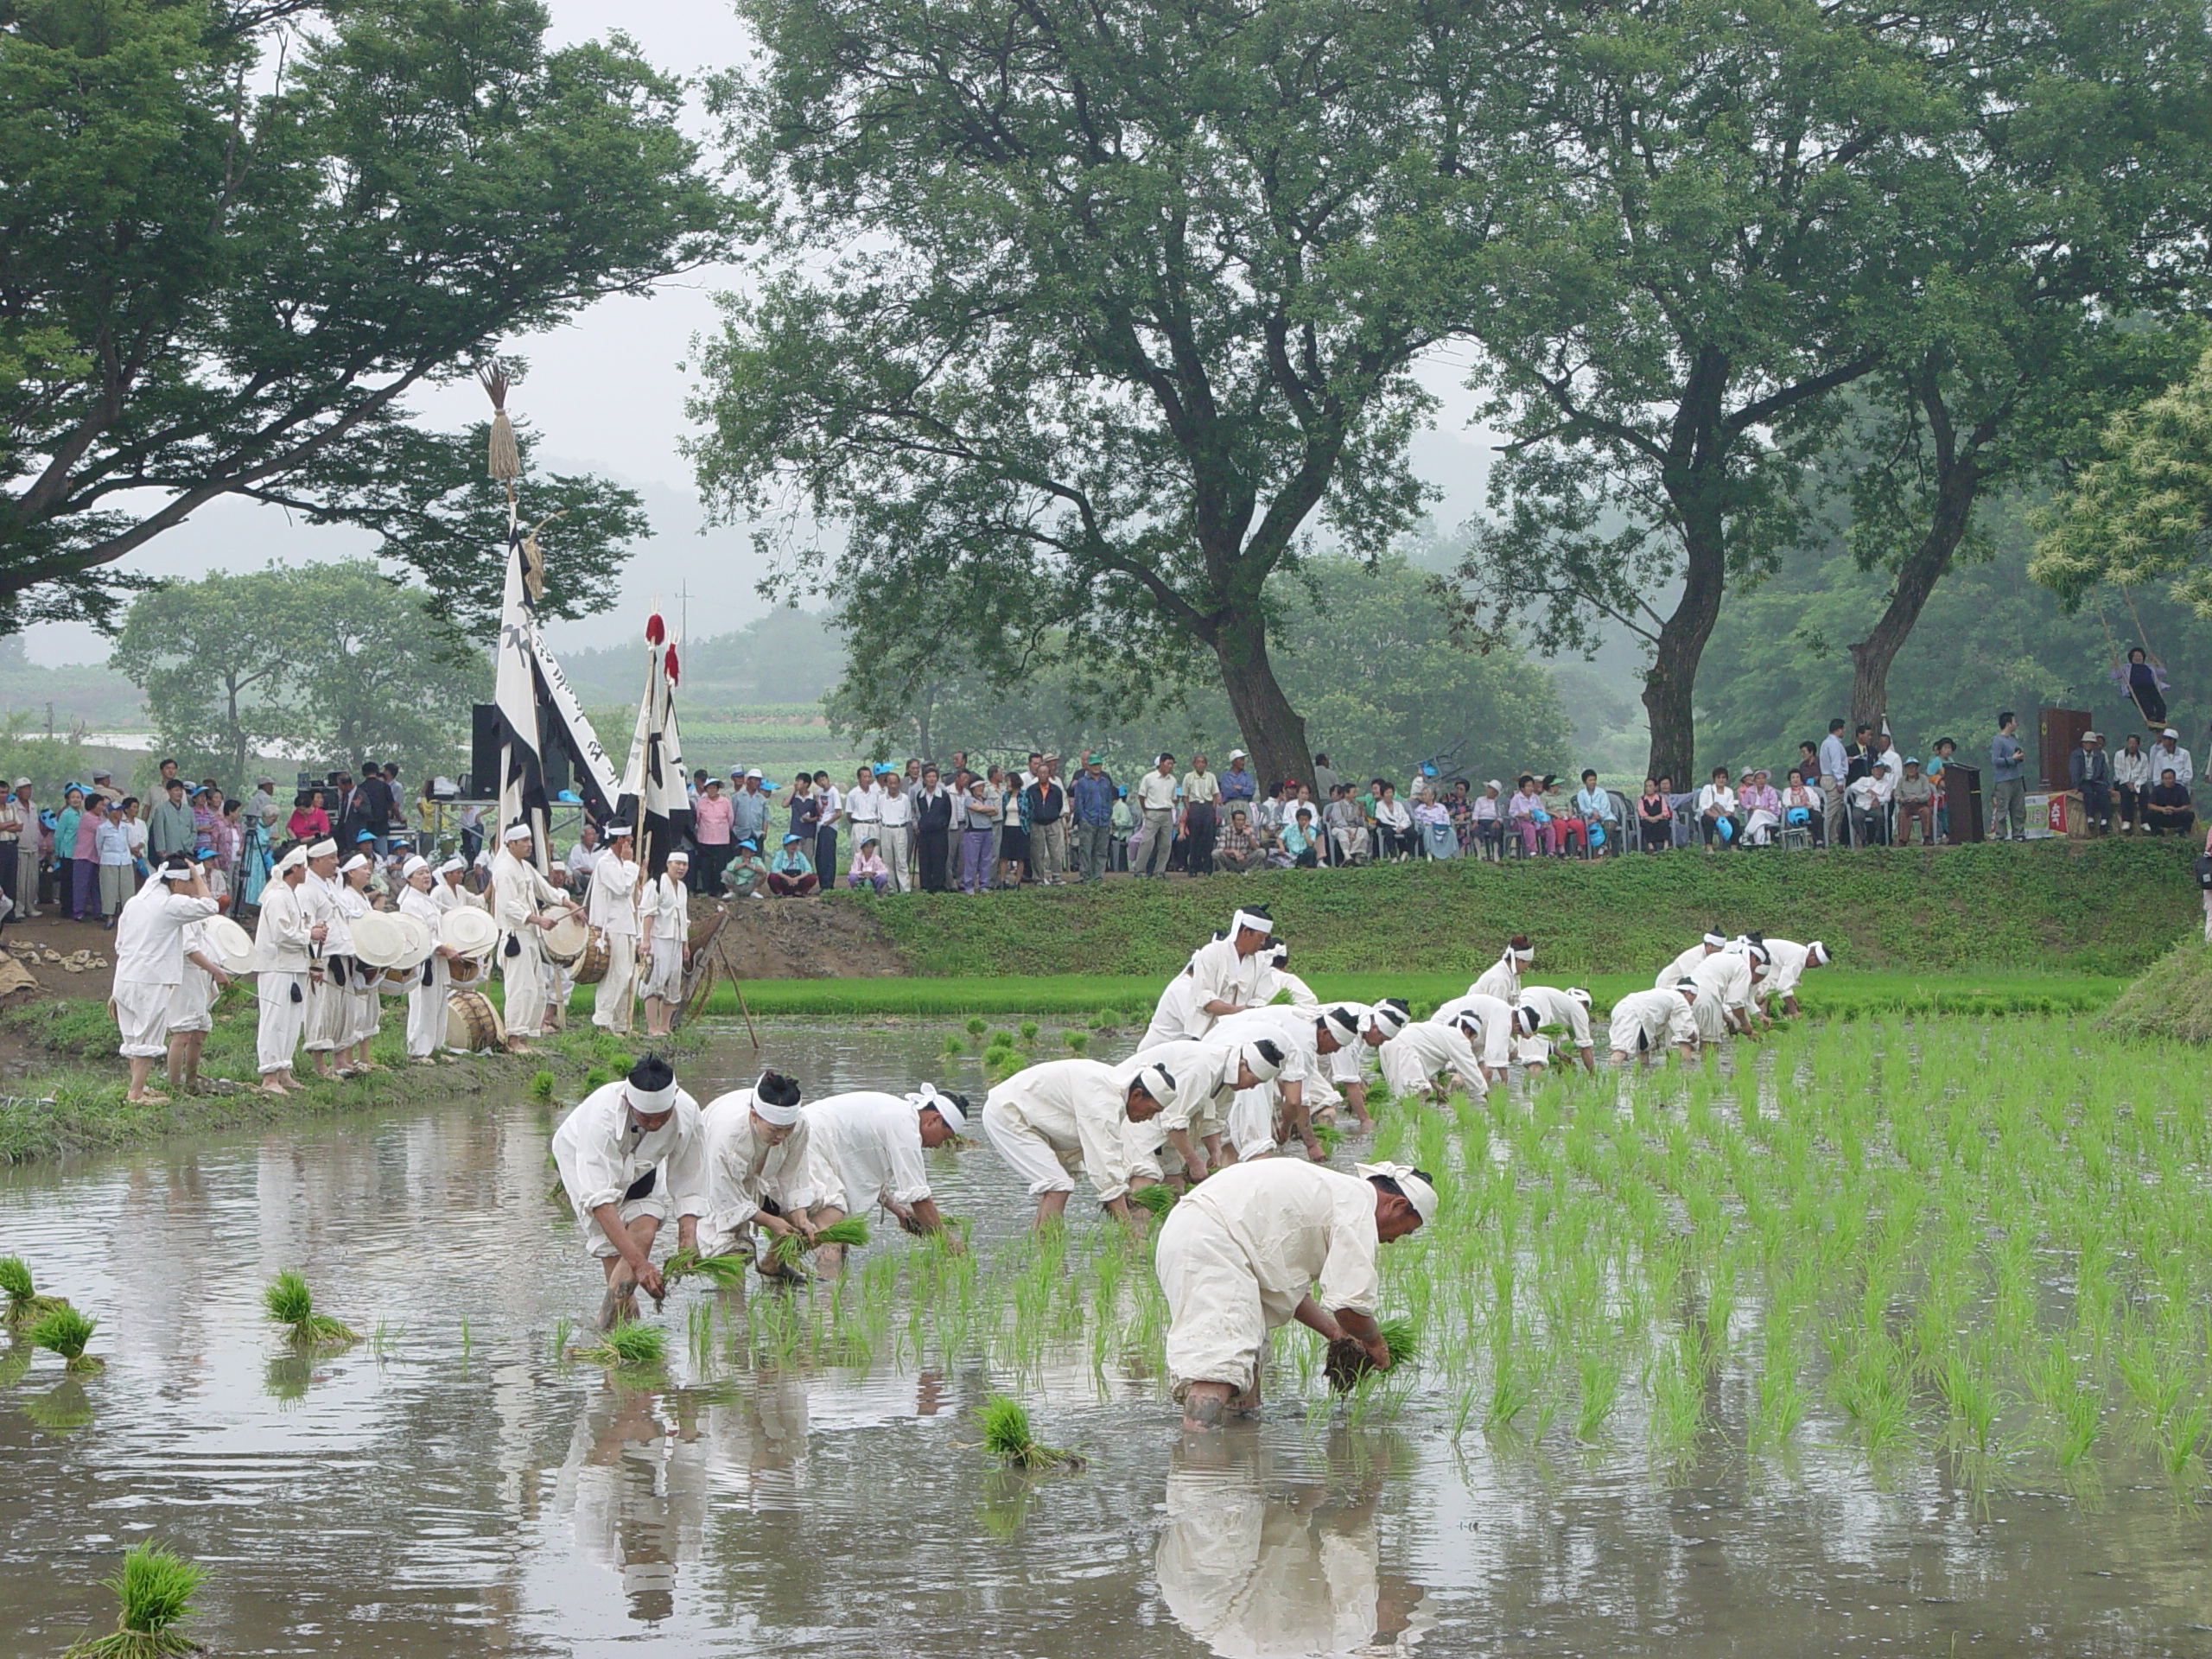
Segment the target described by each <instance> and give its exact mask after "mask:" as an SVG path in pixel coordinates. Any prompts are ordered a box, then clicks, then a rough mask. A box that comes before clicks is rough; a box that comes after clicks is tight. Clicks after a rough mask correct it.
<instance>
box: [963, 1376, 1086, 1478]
mask: <svg viewBox="0 0 2212 1659" xmlns="http://www.w3.org/2000/svg"><path fill="white" fill-rule="evenodd" d="M983 1449H984V1450H985V1451H987V1452H989V1453H990V1454H991V1455H992V1456H993V1457H995V1458H996V1459H998V1460H999V1461H1000V1462H1001V1463H1003V1464H1005V1465H1007V1467H1008V1468H1012V1469H1080V1468H1082V1467H1083V1466H1084V1459H1083V1458H1082V1457H1081V1456H1080V1455H1079V1454H1077V1453H1076V1452H1063V1451H1061V1450H1060V1449H1058V1447H1057V1446H1039V1445H1038V1444H1037V1440H1036V1437H1035V1436H1034V1435H1033V1434H1032V1433H1030V1432H1029V1414H1028V1413H1027V1411H1024V1410H1023V1409H1022V1408H1021V1405H1020V1402H1018V1401H1014V1400H1009V1399H1007V1397H1006V1396H1005V1395H1002V1394H1000V1395H992V1396H991V1398H990V1399H989V1400H988V1401H986V1402H984V1404H983Z"/></svg>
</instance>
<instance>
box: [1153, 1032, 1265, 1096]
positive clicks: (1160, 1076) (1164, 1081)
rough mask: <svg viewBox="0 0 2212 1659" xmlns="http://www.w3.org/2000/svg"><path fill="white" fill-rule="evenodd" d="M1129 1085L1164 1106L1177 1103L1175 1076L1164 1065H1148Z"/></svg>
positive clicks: (1256, 1068) (1255, 1067)
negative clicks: (1142, 1091)
mask: <svg viewBox="0 0 2212 1659" xmlns="http://www.w3.org/2000/svg"><path fill="white" fill-rule="evenodd" d="M1246 1046H1247V1047H1248V1048H1249V1046H1250V1045H1249V1044H1247V1045H1246ZM1251 1058H1252V1059H1254V1060H1259V1059H1260V1057H1259V1056H1258V1055H1256V1054H1255V1055H1253V1056H1252V1057H1251ZM1261 1064H1262V1065H1264V1064H1265V1062H1264V1061H1262V1062H1261ZM1252 1069H1253V1071H1255V1072H1256V1071H1258V1070H1259V1069H1260V1067H1259V1065H1254V1066H1253V1067H1252ZM1268 1076H1269V1077H1273V1076H1274V1072H1273V1071H1269V1072H1268ZM1129 1083H1130V1084H1131V1086H1132V1087H1135V1088H1138V1089H1141V1090H1144V1091H1145V1093H1147V1095H1150V1096H1152V1097H1153V1098H1154V1100H1156V1101H1158V1102H1159V1103H1160V1104H1161V1105H1162V1106H1173V1104H1174V1103H1175V1077H1174V1074H1173V1073H1172V1072H1171V1071H1168V1069H1167V1068H1166V1066H1164V1065H1147V1066H1146V1067H1145V1068H1144V1069H1143V1070H1142V1071H1139V1072H1138V1073H1137V1074H1136V1076H1135V1077H1131V1078H1130V1079H1129Z"/></svg>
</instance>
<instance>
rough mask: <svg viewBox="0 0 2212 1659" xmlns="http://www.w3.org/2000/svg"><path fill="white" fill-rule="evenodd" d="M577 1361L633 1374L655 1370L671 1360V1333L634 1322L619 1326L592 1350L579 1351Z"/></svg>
mask: <svg viewBox="0 0 2212 1659" xmlns="http://www.w3.org/2000/svg"><path fill="white" fill-rule="evenodd" d="M576 1357H577V1358H578V1359H588V1360H592V1361H594V1362H595V1363H599V1364H601V1365H613V1366H617V1367H620V1368H622V1369H625V1370H653V1369H655V1368H657V1367H658V1366H659V1365H660V1364H661V1363H663V1362H664V1361H665V1360H666V1359H667V1357H668V1332H666V1331H664V1330H663V1329H662V1328H661V1327H660V1326H659V1325H646V1324H644V1323H642V1322H640V1321H637V1320H632V1322H631V1323H629V1324H627V1325H616V1326H615V1327H614V1328H613V1330H612V1331H609V1332H607V1333H606V1334H605V1335H603V1336H602V1337H601V1338H600V1339H599V1340H598V1342H596V1343H594V1344H593V1345H592V1346H591V1347H588V1348H583V1349H579V1350H578V1351H577V1352H576Z"/></svg>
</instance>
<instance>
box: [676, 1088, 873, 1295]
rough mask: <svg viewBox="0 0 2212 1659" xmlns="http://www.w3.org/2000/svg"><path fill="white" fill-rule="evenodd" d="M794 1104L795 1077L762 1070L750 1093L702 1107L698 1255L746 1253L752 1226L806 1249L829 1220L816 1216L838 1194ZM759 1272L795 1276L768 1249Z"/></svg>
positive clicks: (718, 1099) (734, 1094)
mask: <svg viewBox="0 0 2212 1659" xmlns="http://www.w3.org/2000/svg"><path fill="white" fill-rule="evenodd" d="M799 1099H800V1093H799V1086H798V1081H797V1080H796V1079H795V1078H791V1077H785V1075H784V1074H783V1073H782V1072H780V1071H763V1072H762V1073H761V1074H760V1081H759V1082H758V1083H756V1084H753V1087H752V1088H750V1089H733V1090H730V1091H729V1092H728V1094H726V1095H717V1096H715V1098H714V1099H712V1100H710V1101H709V1102H708V1103H707V1104H706V1108H705V1109H704V1110H703V1111H702V1114H701V1116H702V1120H703V1121H704V1122H705V1125H706V1138H707V1154H706V1155H707V1212H706V1213H707V1227H706V1231H705V1234H704V1236H702V1238H701V1240H700V1244H699V1250H700V1253H701V1254H702V1255H744V1254H747V1253H748V1252H749V1251H750V1250H751V1249H752V1248H753V1226H754V1224H756V1223H757V1224H759V1226H760V1230H762V1231H763V1232H766V1233H771V1234H773V1235H774V1236H776V1237H778V1238H781V1237H784V1236H786V1235H787V1234H791V1233H796V1234H798V1236H799V1237H800V1238H801V1239H803V1240H804V1241H806V1242H807V1243H812V1242H813V1239H814V1236H815V1234H816V1233H817V1232H818V1231H820V1230H821V1229H822V1228H823V1227H824V1226H827V1225H828V1224H829V1221H832V1220H835V1219H836V1217H834V1216H831V1217H825V1216H823V1214H821V1213H820V1211H823V1209H824V1207H825V1206H826V1205H828V1204H829V1201H830V1200H831V1199H833V1198H836V1197H837V1196H839V1192H840V1189H839V1187H838V1185H837V1176H836V1171H835V1167H834V1166H830V1167H828V1168H825V1167H824V1166H823V1165H821V1164H820V1163H818V1162H817V1160H816V1157H815V1146H814V1138H813V1135H812V1131H811V1128H810V1125H809V1124H808V1122H807V1118H806V1114H805V1113H804V1111H802V1110H801V1109H800V1107H799ZM839 1213H840V1214H842V1211H840V1212H839ZM758 1265H759V1267H760V1272H761V1274H763V1275H764V1276H766V1277H770V1278H776V1277H789V1276H795V1275H796V1274H797V1269H795V1268H791V1267H790V1266H788V1265H787V1264H779V1262H777V1260H776V1257H775V1253H774V1251H773V1250H769V1251H766V1252H763V1253H762V1254H761V1255H760V1258H759V1263H758Z"/></svg>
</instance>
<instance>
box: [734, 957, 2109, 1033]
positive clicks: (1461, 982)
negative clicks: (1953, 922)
mask: <svg viewBox="0 0 2212 1659" xmlns="http://www.w3.org/2000/svg"><path fill="white" fill-rule="evenodd" d="M1307 978H1308V980H1309V982H1311V983H1312V985H1313V988H1314V991H1315V992H1316V993H1317V994H1318V995H1321V996H1323V997H1325V998H1335V997H1345V998H1350V999H1351V1000H1353V1001H1362V1002H1367V1001H1375V1000H1376V999H1377V998H1379V997H1384V996H1402V997H1404V998H1405V999H1406V1000H1407V1001H1408V1002H1410V1003H1411V1004H1412V1005H1413V1007H1414V1013H1416V1014H1427V1013H1429V1012H1430V1011H1431V1010H1433V1008H1434V1007H1436V1006H1437V1004H1439V1003H1440V1002H1443V1001H1446V1000H1447V999H1449V998H1452V997H1455V996H1458V995H1461V994H1462V993H1463V992H1465V990H1466V988H1467V983H1468V980H1469V978H1470V976H1469V975H1468V974H1466V973H1464V972H1442V973H1402V974H1398V973H1356V974H1336V973H1315V974H1311V975H1308V976H1307ZM1165 979H1166V976H1164V975H1151V974H1129V975H1116V974H1056V975H1026V976H1020V977H1001V978H991V979H985V978H970V977H963V978H957V979H955V978H946V979H767V980H753V981H749V982H747V984H746V985H745V987H744V994H745V1007H747V1009H749V1010H750V1011H751V1012H752V1013H753V1015H754V1016H755V1017H757V1018H767V1017H771V1016H777V1015H789V1016H795V1017H798V1018H810V1019H818V1020H866V1019H876V1018H886V1017H887V1018H893V1019H921V1020H932V1019H951V1018H955V1017H962V1016H966V1015H969V1014H1041V1015H1046V1016H1053V1017H1059V1018H1064V1019H1071V1020H1080V1021H1082V1022H1084V1023H1086V1024H1088V1023H1092V1022H1093V1021H1096V1022H1097V1023H1100V1024H1108V1023H1110V1024H1113V1025H1116V1026H1121V1027H1129V1026H1135V1027H1138V1028H1141V1027H1143V1026H1144V1024H1145V1022H1146V1021H1147V1020H1149V1019H1150V1018H1151V1017H1152V1009H1153V1005H1154V1002H1155V1001H1158V1000H1159V996H1160V987H1161V985H1162V984H1163V983H1164V982H1165ZM1530 981H1531V982H1532V983H1542V984H1554V985H1565V984H1567V983H1568V982H1569V979H1568V977H1567V976H1565V975H1561V974H1556V973H1540V974H1535V975H1532V976H1530ZM1573 982H1574V983H1576V984H1580V985H1581V986H1583V987H1584V988H1586V989H1587V990H1588V991H1589V992H1590V994H1591V995H1592V997H1593V998H1594V999H1596V1001H1597V1004H1598V1006H1599V1007H1601V1008H1602V1007H1611V1005H1612V1003H1613V1002H1614V1001H1617V1000H1618V998H1619V997H1620V996H1621V995H1623V994H1624V993H1625V992H1628V991H1633V990H1642V989H1643V988H1645V987H1647V986H1649V984H1650V983H1651V975H1650V974H1649V973H1643V974H1632V975H1631V974H1591V975H1586V976H1580V977H1578V978H1575V979H1574V980H1573ZM2123 983H2124V982H2123V981H2121V980H2119V979H2116V978H2111V977H2108V976H2101V975H2083V974H2027V973H2012V974H1926V973H1902V972H1900V973H1865V972H1846V971H1844V970H1842V969H1834V970H1823V971H1816V972H1815V973H1813V974H1811V975H1809V976H1808V977H1807V979H1806V981H1805V983H1804V985H1803V987H1802V989H1801V990H1800V992H1799V995H1798V1002H1799V1005H1800V1006H1801V1007H1802V1008H1803V1009H1804V1010H1805V1012H1806V1013H1807V1014H1808V1015H1820V1016H1823V1017H1826V1018H1829V1019H1851V1018H1857V1017H1859V1016H1863V1015H1867V1014H1935V1013H1942V1014H2063V1013H2082V1012H2095V1011H2097V1010H2100V1009H2102V1008H2105V1007H2109V1006H2110V1005H2111V1004H2112V1001H2113V998H2114V997H2116V996H2117V995H2119V994H2120V988H2121V986H2122V984H2123ZM705 1012H706V1013H707V1014H708V1015H709V1016H710V1017H735V1016H736V1015H737V1014H738V1012H739V1010H738V1002H737V993H736V992H735V991H734V990H733V989H731V988H730V987H729V986H728V985H727V984H722V985H717V986H716V987H715V989H714V992H713V993H712V995H709V998H708V1000H707V1003H706V1007H705ZM1108 1013H1111V1014H1114V1015H1116V1016H1117V1017H1116V1019H1114V1020H1111V1021H1105V1020H1098V1018H1097V1017H1098V1016H1099V1015H1102V1014H1108Z"/></svg>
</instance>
